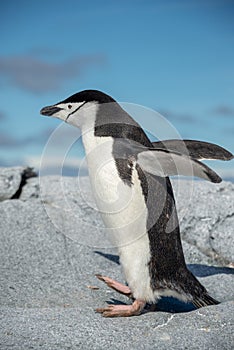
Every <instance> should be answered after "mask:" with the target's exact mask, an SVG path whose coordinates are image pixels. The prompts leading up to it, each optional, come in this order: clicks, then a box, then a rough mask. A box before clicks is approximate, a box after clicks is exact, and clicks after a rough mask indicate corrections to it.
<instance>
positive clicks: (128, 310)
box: [96, 299, 146, 317]
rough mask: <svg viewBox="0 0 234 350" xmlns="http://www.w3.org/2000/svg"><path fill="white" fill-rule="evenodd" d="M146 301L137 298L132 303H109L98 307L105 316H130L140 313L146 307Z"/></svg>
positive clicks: (98, 310)
mask: <svg viewBox="0 0 234 350" xmlns="http://www.w3.org/2000/svg"><path fill="white" fill-rule="evenodd" d="M145 304H146V303H145V301H144V300H141V299H136V300H135V301H134V302H133V304H132V305H109V306H108V307H105V308H99V309H96V312H98V313H101V314H102V316H104V317H129V316H136V315H140V313H141V311H142V310H143V309H144V306H145Z"/></svg>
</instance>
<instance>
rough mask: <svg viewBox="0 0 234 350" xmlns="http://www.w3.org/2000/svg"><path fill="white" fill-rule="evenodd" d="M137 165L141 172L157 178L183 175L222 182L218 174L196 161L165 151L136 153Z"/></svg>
mask: <svg viewBox="0 0 234 350" xmlns="http://www.w3.org/2000/svg"><path fill="white" fill-rule="evenodd" d="M137 163H138V164H139V166H140V167H141V168H142V169H143V170H145V171H147V172H149V173H151V174H154V175H158V176H174V175H183V176H195V177H200V178H202V179H205V180H208V181H211V182H215V183H219V182H221V181H222V179H221V178H220V177H219V175H218V174H216V173H215V172H214V171H213V170H212V169H210V168H209V167H208V166H207V165H205V164H203V163H201V162H199V161H198V160H197V159H194V158H192V157H189V156H186V155H183V154H181V153H179V152H172V151H168V150H165V149H148V150H147V151H143V152H141V153H138V155H137Z"/></svg>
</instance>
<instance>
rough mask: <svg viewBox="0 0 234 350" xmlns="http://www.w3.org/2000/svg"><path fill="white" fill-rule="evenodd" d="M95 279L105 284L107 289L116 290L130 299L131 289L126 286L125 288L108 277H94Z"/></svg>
mask: <svg viewBox="0 0 234 350" xmlns="http://www.w3.org/2000/svg"><path fill="white" fill-rule="evenodd" d="M96 277H97V278H98V279H99V280H100V281H102V282H104V283H106V284H107V285H108V287H110V288H112V289H114V290H116V291H117V292H119V293H121V294H124V295H126V296H127V297H129V298H132V292H131V289H130V288H129V287H128V286H125V285H124V284H122V283H120V282H117V281H115V280H113V279H112V278H110V277H106V276H102V275H99V274H98V275H96Z"/></svg>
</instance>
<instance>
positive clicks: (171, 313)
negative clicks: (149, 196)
mask: <svg viewBox="0 0 234 350" xmlns="http://www.w3.org/2000/svg"><path fill="white" fill-rule="evenodd" d="M17 169H18V168H17ZM24 170H25V169H23V168H21V170H20V171H19V170H17V171H16V169H15V168H14V169H7V170H5V169H1V171H0V178H1V176H2V178H3V176H4V179H7V178H8V177H9V178H10V179H11V181H12V183H13V182H14V184H15V185H14V191H13V190H12V192H14V193H13V194H12V192H9V194H8V195H6V188H5V187H4V186H2V185H1V187H0V197H1V198H2V202H0V237H1V244H0V261H1V266H0V285H1V291H0V348H1V349H3V350H4V349H46V350H47V349H56V350H57V349H61V350H62V349H110V347H111V348H113V349H122V348H125V349H156V348H160V349H168V348H170V349H217V350H218V349H232V348H233V331H234V328H233V314H234V303H233V299H234V298H233V297H234V283H233V273H234V269H232V268H230V267H229V266H231V263H233V255H234V254H233V249H234V248H233V247H234V245H233V227H234V201H233V199H234V185H233V184H231V183H221V184H219V185H214V184H209V183H206V182H198V181H195V182H194V181H193V182H192V181H184V180H183V181H176V180H173V185H174V188H175V195H176V201H177V207H178V214H179V217H180V223H181V231H182V238H183V247H184V252H185V257H186V261H187V263H188V266H189V268H190V269H191V271H192V272H193V273H194V274H195V275H196V276H197V277H198V278H199V280H200V281H201V283H202V284H203V285H205V287H206V288H207V289H208V291H209V292H210V294H211V295H212V296H213V297H214V298H216V299H218V300H219V301H221V304H219V305H217V306H210V307H206V308H201V309H198V310H194V308H193V307H192V306H191V305H189V304H183V303H181V302H178V301H176V300H175V299H172V298H163V299H161V301H160V302H159V303H158V307H157V311H155V312H146V313H144V314H143V315H140V316H138V317H132V318H119V319H118V318H117V319H105V318H103V317H101V316H100V314H96V313H95V312H94V309H95V308H96V307H100V306H103V305H105V304H106V303H107V302H108V303H115V302H116V301H121V302H123V303H128V302H129V301H128V300H127V298H126V297H124V296H121V295H119V294H118V293H115V292H114V291H113V290H110V289H108V288H107V287H106V286H105V285H104V284H102V283H101V282H100V281H98V280H97V279H96V278H95V274H96V273H103V274H106V275H107V276H111V277H113V278H116V279H118V280H120V281H123V277H122V274H121V268H120V266H119V263H118V256H117V255H116V250H115V248H114V247H112V246H111V244H110V242H109V240H108V233H107V232H106V230H105V228H104V226H103V223H102V221H101V219H100V217H99V214H98V212H97V210H96V208H95V204H94V203H93V199H92V193H91V190H90V186H89V180H88V178H85V177H84V178H80V179H79V180H77V178H59V177H49V176H48V177H44V178H40V179H39V178H37V177H32V178H27V179H25V181H24V184H23V186H22V176H23V175H22V174H23V173H24ZM19 173H20V174H21V179H20V178H19V176H18V174H19ZM6 174H7V175H6ZM12 176H13V177H12ZM14 176H15V177H17V178H15V179H14ZM4 181H5V180H4ZM20 184H21V185H20ZM17 186H19V187H18V188H17ZM20 186H21V188H20ZM19 188H20V192H18V194H19V196H16V197H17V198H16V199H14V194H15V193H16V192H17V191H18V189H19ZM12 197H13V199H10V198H12Z"/></svg>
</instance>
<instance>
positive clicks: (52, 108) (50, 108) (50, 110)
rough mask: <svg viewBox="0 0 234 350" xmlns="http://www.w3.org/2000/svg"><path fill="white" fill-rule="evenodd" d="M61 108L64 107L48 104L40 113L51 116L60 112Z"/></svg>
mask: <svg viewBox="0 0 234 350" xmlns="http://www.w3.org/2000/svg"><path fill="white" fill-rule="evenodd" d="M61 110H62V108H59V107H56V106H47V107H44V108H42V109H41V110H40V114H42V115H46V116H48V117H51V116H52V115H54V114H56V113H58V112H59V111H61Z"/></svg>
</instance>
